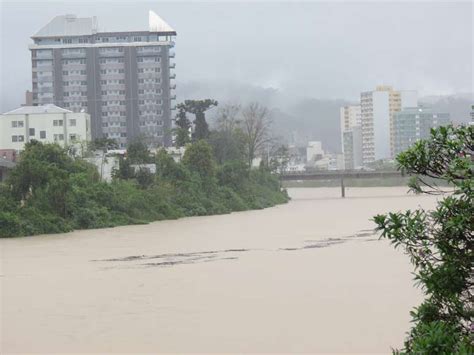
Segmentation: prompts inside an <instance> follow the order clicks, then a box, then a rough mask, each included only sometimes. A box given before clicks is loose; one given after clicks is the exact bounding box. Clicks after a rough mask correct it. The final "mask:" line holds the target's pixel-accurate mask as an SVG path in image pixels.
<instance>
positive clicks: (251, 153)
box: [241, 102, 272, 166]
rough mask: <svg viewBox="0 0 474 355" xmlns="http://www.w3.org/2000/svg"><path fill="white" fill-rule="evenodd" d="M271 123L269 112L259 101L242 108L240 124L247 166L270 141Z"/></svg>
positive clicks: (250, 164)
mask: <svg viewBox="0 0 474 355" xmlns="http://www.w3.org/2000/svg"><path fill="white" fill-rule="evenodd" d="M271 124H272V121H271V118H270V112H269V111H268V109H267V108H266V107H264V106H261V105H260V104H259V103H256V102H253V103H251V104H249V105H248V106H246V107H245V108H244V109H243V111H242V123H241V126H242V132H243V135H244V137H245V146H246V153H247V161H248V164H249V166H252V161H253V159H254V158H255V156H256V154H257V153H258V152H259V151H261V150H262V149H263V148H264V146H265V145H266V144H267V143H269V142H270V140H271V137H270V128H271Z"/></svg>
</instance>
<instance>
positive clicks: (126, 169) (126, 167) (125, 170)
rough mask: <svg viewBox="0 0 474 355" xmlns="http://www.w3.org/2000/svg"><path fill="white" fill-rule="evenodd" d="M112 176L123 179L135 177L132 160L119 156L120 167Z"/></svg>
mask: <svg viewBox="0 0 474 355" xmlns="http://www.w3.org/2000/svg"><path fill="white" fill-rule="evenodd" d="M112 176H113V177H114V178H115V179H122V180H128V179H133V178H134V177H135V170H134V169H133V168H132V165H131V164H130V160H129V159H128V158H125V157H123V156H121V157H120V158H119V167H118V169H116V170H114V171H113V172H112Z"/></svg>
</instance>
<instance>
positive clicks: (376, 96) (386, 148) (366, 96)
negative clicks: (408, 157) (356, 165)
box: [360, 86, 418, 165]
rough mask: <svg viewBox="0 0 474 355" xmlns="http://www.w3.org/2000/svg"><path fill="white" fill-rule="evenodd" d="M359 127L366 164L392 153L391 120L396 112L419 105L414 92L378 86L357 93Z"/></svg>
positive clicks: (389, 156)
mask: <svg viewBox="0 0 474 355" xmlns="http://www.w3.org/2000/svg"><path fill="white" fill-rule="evenodd" d="M360 105H361V127H362V160H363V164H364V165H366V164H369V163H371V162H373V161H375V160H378V159H386V158H392V157H393V156H394V136H393V131H394V130H393V119H394V114H395V112H398V111H400V110H401V109H402V108H405V107H416V106H417V105H418V94H417V92H416V91H396V90H393V88H392V87H390V86H377V87H376V89H375V90H374V91H368V92H363V93H361V95H360Z"/></svg>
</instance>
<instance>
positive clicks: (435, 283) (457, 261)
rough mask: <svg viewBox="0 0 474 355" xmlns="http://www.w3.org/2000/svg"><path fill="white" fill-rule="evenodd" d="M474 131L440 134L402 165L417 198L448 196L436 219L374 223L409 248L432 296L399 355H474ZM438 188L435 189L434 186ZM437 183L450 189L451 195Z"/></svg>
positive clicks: (378, 219)
mask: <svg viewBox="0 0 474 355" xmlns="http://www.w3.org/2000/svg"><path fill="white" fill-rule="evenodd" d="M473 151H474V127H473V126H467V127H465V126H461V127H452V126H448V127H439V128H437V129H433V130H432V132H431V136H430V138H429V139H427V140H422V141H419V142H417V143H415V144H414V145H413V147H412V148H410V149H409V150H407V151H405V152H403V153H401V154H400V155H399V156H398V157H397V162H398V164H399V166H400V168H401V169H402V170H404V171H405V172H407V173H409V174H414V175H415V177H414V178H413V179H412V181H411V183H410V187H411V189H412V190H414V191H415V192H417V193H428V194H441V195H444V198H442V199H440V200H439V201H438V205H437V207H436V209H435V210H433V211H425V210H423V209H418V210H415V211H406V212H403V213H389V214H388V215H378V216H375V217H374V221H375V223H376V224H377V230H378V231H380V232H381V238H387V239H389V240H390V241H391V242H392V244H394V246H395V247H396V248H397V247H400V246H401V247H403V248H404V250H405V252H406V253H407V254H408V255H409V256H410V259H411V262H412V264H413V265H414V267H415V280H416V282H417V284H418V285H421V287H422V290H423V292H424V294H425V296H426V298H425V300H424V301H423V303H422V304H421V305H420V306H418V307H416V308H415V309H414V310H413V311H412V312H411V315H412V320H413V323H414V326H413V328H412V329H411V330H410V332H409V334H408V338H407V339H406V341H405V344H404V349H403V350H402V351H397V353H410V354H411V353H415V354H453V353H455V354H473V353H474V345H473V340H474V338H473V315H474V308H473V305H474V296H473V285H474V274H473V267H474V252H473V244H474V243H473V226H474V198H473V197H474V194H473V188H474V179H473V172H474V164H473V159H474V154H473V153H474V152H473ZM433 180H434V181H435V183H433V182H432V181H433ZM436 181H443V182H447V183H448V184H449V185H450V186H451V187H452V188H453V191H450V192H449V193H447V192H446V190H445V189H442V188H440V187H439V185H438V184H437V183H436Z"/></svg>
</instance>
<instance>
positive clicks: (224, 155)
mask: <svg viewBox="0 0 474 355" xmlns="http://www.w3.org/2000/svg"><path fill="white" fill-rule="evenodd" d="M208 142H209V144H210V145H211V146H212V150H213V152H214V156H215V158H216V161H217V163H219V164H223V163H224V162H226V161H232V160H242V159H245V142H244V137H243V134H242V132H241V131H240V130H239V129H235V130H233V131H211V132H210V134H209V138H208Z"/></svg>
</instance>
